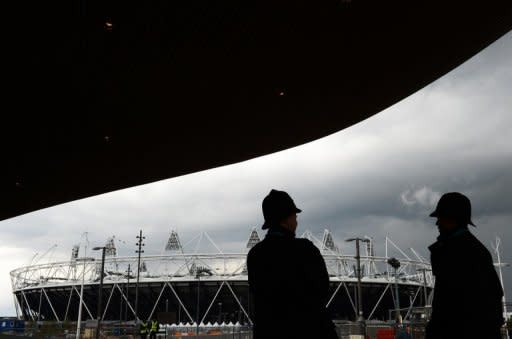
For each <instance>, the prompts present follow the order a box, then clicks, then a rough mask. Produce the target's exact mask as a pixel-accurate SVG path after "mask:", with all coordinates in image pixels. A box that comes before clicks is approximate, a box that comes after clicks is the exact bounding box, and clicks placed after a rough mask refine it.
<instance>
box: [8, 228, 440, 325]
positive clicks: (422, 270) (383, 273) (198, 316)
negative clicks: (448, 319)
mask: <svg viewBox="0 0 512 339" xmlns="http://www.w3.org/2000/svg"><path fill="white" fill-rule="evenodd" d="M301 237H305V238H308V239H309V240H311V241H312V242H313V243H314V244H315V245H316V246H317V247H318V248H319V249H320V251H321V253H322V255H323V257H324V259H325V262H326V266H327V269H328V272H329V276H330V296H331V297H330V299H329V302H328V304H327V306H328V308H329V310H330V312H331V314H332V316H333V318H334V319H340V320H341V319H346V320H354V319H355V318H356V317H357V315H356V309H357V304H356V303H357V300H358V298H357V289H356V286H357V275H356V272H357V271H356V258H355V255H353V254H346V253H342V251H341V250H340V249H339V248H338V246H337V245H336V243H335V242H334V239H333V237H332V235H331V233H330V232H329V231H328V230H325V231H324V233H323V235H322V237H321V239H319V238H317V237H315V236H314V235H313V234H312V233H311V232H309V231H306V232H305V233H304V234H302V236H301ZM366 239H367V242H365V243H362V245H363V248H362V249H361V253H362V254H361V256H360V263H361V271H362V280H361V281H362V306H363V307H362V308H363V313H364V317H365V318H367V319H381V320H384V319H388V317H389V311H390V310H392V309H394V308H395V300H396V298H395V293H396V290H395V288H396V287H397V290H398V295H399V302H400V306H401V307H402V308H405V311H404V313H403V316H404V317H405V318H407V317H408V316H410V313H411V312H407V309H408V308H409V310H411V309H412V308H413V307H416V306H424V305H425V304H428V302H429V298H430V295H431V291H432V286H433V278H432V275H431V272H430V263H429V262H428V261H427V260H425V259H424V258H422V257H421V256H420V255H419V254H418V253H417V252H415V251H414V250H413V249H409V250H408V252H409V251H410V255H408V254H407V253H406V252H405V251H403V250H402V249H400V248H399V247H398V246H396V245H395V244H394V243H393V241H392V240H391V239H389V238H386V239H385V242H386V243H385V252H386V253H385V255H384V256H376V255H375V253H374V242H373V239H371V238H368V237H366ZM193 240H194V241H197V243H198V244H199V243H200V242H201V241H208V242H210V243H211V244H212V245H213V246H214V248H215V249H216V250H217V253H200V251H198V247H197V246H196V249H195V250H194V251H193V252H192V253H188V252H187V251H185V250H184V247H185V246H182V244H181V242H180V239H179V236H178V233H177V232H176V231H171V233H170V236H169V240H168V242H167V245H166V247H165V252H164V253H165V254H164V255H142V256H141V260H140V266H139V268H140V274H139V282H138V292H137V287H136V286H137V269H136V268H137V265H138V262H139V261H138V257H137V256H118V255H117V250H116V246H115V241H114V239H113V238H111V239H109V240H108V241H107V244H106V246H105V248H106V249H105V252H106V253H105V254H106V259H105V269H104V272H105V273H104V279H103V293H102V295H103V298H102V311H101V317H102V319H103V320H105V321H109V320H110V321H116V320H128V321H129V320H134V319H136V318H139V319H150V318H158V319H159V320H160V322H163V323H180V322H181V323H187V322H188V323H196V322H199V323H207V322H211V323H213V322H218V323H221V322H223V321H224V322H229V321H231V322H237V321H238V322H240V323H246V324H249V325H250V324H252V318H253V311H254V310H253V307H252V305H251V302H253V301H252V300H251V297H250V294H249V290H248V282H247V270H246V264H245V260H246V256H247V251H248V250H249V249H250V248H251V247H252V246H254V244H256V243H257V242H258V241H260V237H259V234H258V233H257V231H256V230H255V229H253V230H252V231H251V233H250V236H249V238H248V241H247V245H246V247H245V249H244V250H243V251H241V252H240V253H224V252H223V251H222V250H221V249H220V248H219V247H218V246H217V245H216V244H215V242H213V240H212V239H211V237H210V236H209V235H208V234H207V233H201V234H199V235H198V236H196V237H195V238H194V239H193ZM191 241H192V240H191ZM189 243H190V242H189ZM388 249H389V251H388ZM392 252H394V253H398V254H399V255H400V257H398V260H399V261H400V263H401V265H400V268H399V269H398V270H397V272H396V273H397V274H396V275H395V274H394V271H393V270H392V269H391V267H390V266H389V265H388V263H387V262H388V259H390V257H389V256H388V255H389V254H390V253H392ZM78 254H79V247H78V246H75V247H74V248H73V250H72V255H71V260H69V261H65V262H52V263H47V264H39V265H30V266H26V267H21V268H18V269H15V270H14V271H12V272H11V280H12V288H13V294H14V302H15V307H16V311H17V313H18V317H19V318H23V319H27V320H39V321H57V322H64V321H76V320H77V319H78V315H79V306H80V299H81V296H82V298H83V303H82V312H81V318H82V320H87V319H97V316H98V310H97V308H98V295H99V286H100V277H101V260H98V259H95V258H87V257H84V258H80V257H79V255H78ZM395 257H396V256H395ZM413 258H414V259H413ZM136 294H137V296H136ZM136 299H137V306H136V302H135V300H136Z"/></svg>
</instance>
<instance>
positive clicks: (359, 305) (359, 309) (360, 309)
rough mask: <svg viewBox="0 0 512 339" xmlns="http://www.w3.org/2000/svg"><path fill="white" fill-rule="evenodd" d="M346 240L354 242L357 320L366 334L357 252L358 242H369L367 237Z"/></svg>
mask: <svg viewBox="0 0 512 339" xmlns="http://www.w3.org/2000/svg"><path fill="white" fill-rule="evenodd" d="M345 241H346V242H352V241H355V242H356V257H355V258H356V261H357V322H358V323H359V325H360V327H361V331H362V332H363V335H365V336H366V325H365V321H364V316H363V295H362V293H361V255H360V252H359V243H360V242H364V243H367V242H370V239H368V238H349V239H346V240H345Z"/></svg>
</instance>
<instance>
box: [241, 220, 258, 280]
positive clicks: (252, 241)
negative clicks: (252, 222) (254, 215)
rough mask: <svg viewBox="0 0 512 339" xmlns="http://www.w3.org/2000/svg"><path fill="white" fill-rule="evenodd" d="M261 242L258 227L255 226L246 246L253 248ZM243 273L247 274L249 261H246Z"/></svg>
mask: <svg viewBox="0 0 512 339" xmlns="http://www.w3.org/2000/svg"><path fill="white" fill-rule="evenodd" d="M259 242H260V236H259V234H258V231H257V230H256V227H253V229H252V230H251V234H250V235H249V239H248V240H247V245H246V246H245V248H247V249H251V248H253V247H254V245H256V244H257V243H259ZM242 274H247V263H244V267H243V268H242Z"/></svg>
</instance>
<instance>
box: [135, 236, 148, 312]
mask: <svg viewBox="0 0 512 339" xmlns="http://www.w3.org/2000/svg"><path fill="white" fill-rule="evenodd" d="M137 239H138V241H137V243H136V244H135V245H136V246H138V250H136V251H135V253H137V254H138V260H137V283H136V284H135V320H136V321H137V320H138V319H139V313H138V308H139V278H140V256H141V254H142V253H144V250H142V246H144V243H143V242H142V241H143V240H144V239H146V237H143V236H142V230H140V233H139V235H138V236H137Z"/></svg>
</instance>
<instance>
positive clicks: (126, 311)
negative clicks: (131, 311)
mask: <svg viewBox="0 0 512 339" xmlns="http://www.w3.org/2000/svg"><path fill="white" fill-rule="evenodd" d="M126 274H127V278H126V310H125V314H124V319H125V320H126V321H128V304H129V303H130V294H129V293H130V275H131V274H132V270H131V269H130V264H128V269H127V270H126Z"/></svg>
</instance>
